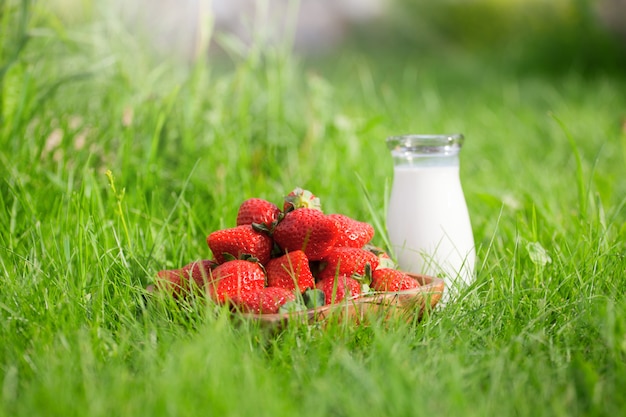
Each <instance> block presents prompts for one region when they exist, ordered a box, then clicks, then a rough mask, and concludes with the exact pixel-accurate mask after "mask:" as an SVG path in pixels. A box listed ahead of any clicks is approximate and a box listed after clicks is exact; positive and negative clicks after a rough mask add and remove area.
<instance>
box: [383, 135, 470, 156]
mask: <svg viewBox="0 0 626 417" xmlns="http://www.w3.org/2000/svg"><path fill="white" fill-rule="evenodd" d="M464 140H465V138H464V136H463V135H462V134H461V133H452V134H407V135H398V136H390V137H388V138H387V139H386V142H387V147H388V148H389V149H390V150H391V151H392V152H393V153H394V154H440V155H451V154H456V153H458V152H459V151H460V150H461V147H462V146H463V141H464Z"/></svg>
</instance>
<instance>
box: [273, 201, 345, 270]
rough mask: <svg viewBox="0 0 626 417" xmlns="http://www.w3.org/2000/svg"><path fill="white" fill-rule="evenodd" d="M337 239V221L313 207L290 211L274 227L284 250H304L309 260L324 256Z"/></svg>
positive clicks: (276, 237) (276, 240)
mask: <svg viewBox="0 0 626 417" xmlns="http://www.w3.org/2000/svg"><path fill="white" fill-rule="evenodd" d="M336 239H337V227H336V226H335V222H333V221H332V220H331V219H329V218H328V216H326V215H325V214H324V213H322V212H321V211H319V210H315V209H311V208H299V209H296V210H293V211H290V212H289V213H287V214H285V217H284V218H283V219H282V220H281V221H280V222H279V223H278V224H277V225H276V228H275V229H274V241H275V242H276V243H277V244H278V246H280V248H281V249H282V250H284V251H285V252H293V251H296V250H302V251H304V253H305V254H306V256H307V258H309V261H317V260H319V259H321V258H322V257H324V255H326V254H327V253H328V252H329V251H330V249H331V248H332V247H333V245H334V244H335V240H336Z"/></svg>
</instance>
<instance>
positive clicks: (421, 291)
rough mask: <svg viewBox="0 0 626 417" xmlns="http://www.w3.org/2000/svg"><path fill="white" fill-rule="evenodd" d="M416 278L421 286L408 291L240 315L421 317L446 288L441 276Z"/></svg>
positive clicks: (275, 320)
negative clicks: (295, 308) (324, 304)
mask: <svg viewBox="0 0 626 417" xmlns="http://www.w3.org/2000/svg"><path fill="white" fill-rule="evenodd" d="M409 275H410V276H412V277H413V278H415V279H417V280H418V281H419V283H420V284H421V286H420V287H418V288H415V289H413V290H409V291H401V292H384V293H376V294H372V295H368V296H365V297H359V298H355V299H350V300H347V301H344V302H341V303H337V304H333V305H326V306H323V307H318V308H316V309H311V310H307V311H299V312H293V313H278V314H241V316H243V317H244V318H247V319H252V320H258V321H261V322H263V323H264V324H268V325H280V324H286V323H287V322H288V321H290V320H298V321H307V322H308V323H316V322H321V321H324V320H326V319H328V318H330V317H331V316H334V315H335V314H337V315H338V317H339V318H349V319H351V320H354V321H355V322H357V323H359V322H362V321H363V320H364V319H366V318H367V316H368V315H369V314H384V315H385V317H386V318H392V317H404V318H406V319H407V320H413V319H415V318H417V319H418V320H419V319H421V317H422V316H423V314H424V311H426V310H428V309H432V308H433V307H435V305H437V303H438V302H439V300H440V299H441V295H442V294H443V290H444V282H443V280H442V279H439V278H435V277H431V276H428V275H419V274H411V273H410V274H409Z"/></svg>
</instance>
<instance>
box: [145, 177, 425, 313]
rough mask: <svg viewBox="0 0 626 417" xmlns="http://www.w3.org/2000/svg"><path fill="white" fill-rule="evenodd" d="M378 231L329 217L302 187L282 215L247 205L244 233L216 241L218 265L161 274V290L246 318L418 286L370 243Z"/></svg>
mask: <svg viewBox="0 0 626 417" xmlns="http://www.w3.org/2000/svg"><path fill="white" fill-rule="evenodd" d="M373 236H374V228H373V227H372V226H371V225H370V224H368V223H365V222H361V221H358V220H355V219H353V218H351V217H349V216H346V215H342V214H325V213H324V212H323V211H322V209H321V205H320V200H319V198H317V197H316V196H314V195H313V194H312V193H311V192H310V191H308V190H303V189H301V188H296V189H295V190H293V191H292V192H291V193H289V194H288V195H287V196H286V197H285V199H284V203H283V207H282V209H281V208H279V207H278V206H277V205H275V204H273V203H271V202H269V201H267V200H264V199H260V198H251V199H248V200H245V201H244V202H243V203H242V204H241V205H240V207H239V210H238V213H237V226H236V227H233V228H228V229H222V230H217V231H214V232H212V233H211V234H209V236H208V237H207V244H208V246H209V248H210V249H211V252H212V253H213V259H210V260H202V261H197V262H192V263H190V264H188V265H185V266H183V267H182V268H179V269H170V270H163V271H160V272H159V273H158V274H157V277H156V282H155V284H156V288H157V289H158V290H160V291H166V292H169V293H171V294H172V295H173V296H174V297H176V298H177V299H184V298H185V297H187V296H188V295H190V294H191V293H194V292H195V293H196V294H198V293H199V294H203V295H208V296H209V297H210V298H211V299H212V300H213V301H214V302H216V303H218V304H222V305H223V304H227V305H230V306H232V307H233V308H234V309H236V310H239V311H242V312H246V313H256V314H263V313H277V312H289V311H299V310H305V309H310V308H316V307H319V306H322V305H325V304H332V303H337V302H340V301H342V300H345V299H353V298H356V297H360V296H363V295H366V294H370V293H372V292H374V291H377V292H384V291H394V292H396V291H404V290H409V289H413V288H416V287H418V286H419V283H418V281H416V280H415V279H414V278H413V277H411V276H409V275H407V274H405V273H403V272H401V271H399V270H397V269H396V268H395V265H394V263H393V261H392V260H391V258H390V257H389V256H388V254H387V253H386V252H385V251H384V250H382V249H380V248H377V247H375V246H372V245H371V244H370V241H371V240H372V237H373Z"/></svg>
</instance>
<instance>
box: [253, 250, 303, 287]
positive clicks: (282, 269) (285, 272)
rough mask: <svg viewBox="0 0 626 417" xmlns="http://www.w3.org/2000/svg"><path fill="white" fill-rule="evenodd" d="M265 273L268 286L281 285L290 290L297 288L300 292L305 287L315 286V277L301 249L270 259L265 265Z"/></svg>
mask: <svg viewBox="0 0 626 417" xmlns="http://www.w3.org/2000/svg"><path fill="white" fill-rule="evenodd" d="M265 273H266V274H267V285H268V286H270V287H281V288H286V289H288V290H290V291H293V290H295V289H298V291H299V292H300V293H303V292H304V291H305V290H306V289H307V288H314V287H315V279H314V278H313V274H312V273H311V269H310V268H309V259H308V258H307V257H306V254H305V253H304V252H303V251H301V250H296V251H293V252H289V253H287V254H285V255H283V256H281V257H279V258H274V259H272V260H270V261H269V262H268V263H267V264H266V265H265Z"/></svg>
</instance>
